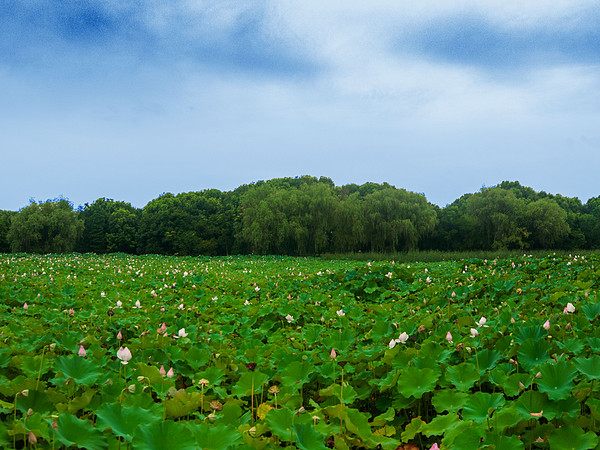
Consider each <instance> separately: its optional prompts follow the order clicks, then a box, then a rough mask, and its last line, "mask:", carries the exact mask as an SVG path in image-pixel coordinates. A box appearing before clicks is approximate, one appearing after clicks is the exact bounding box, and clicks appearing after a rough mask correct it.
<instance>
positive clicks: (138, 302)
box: [134, 300, 142, 308]
mask: <svg viewBox="0 0 600 450" xmlns="http://www.w3.org/2000/svg"><path fill="white" fill-rule="evenodd" d="M141 307H142V304H141V303H140V301H139V300H136V301H135V306H134V308H141Z"/></svg>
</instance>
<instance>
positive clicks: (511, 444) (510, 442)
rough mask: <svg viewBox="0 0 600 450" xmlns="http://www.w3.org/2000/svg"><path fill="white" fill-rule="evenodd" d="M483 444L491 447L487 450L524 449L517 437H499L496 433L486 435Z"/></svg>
mask: <svg viewBox="0 0 600 450" xmlns="http://www.w3.org/2000/svg"><path fill="white" fill-rule="evenodd" d="M483 444H484V446H488V445H489V446H491V447H489V448H494V449H502V450H523V449H524V448H525V444H524V443H523V441H521V439H519V438H518V437H517V436H501V435H499V434H498V433H488V434H487V435H486V436H485V440H484V441H483ZM484 448H486V447H484Z"/></svg>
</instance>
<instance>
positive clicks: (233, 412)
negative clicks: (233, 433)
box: [217, 402, 243, 427]
mask: <svg viewBox="0 0 600 450" xmlns="http://www.w3.org/2000/svg"><path fill="white" fill-rule="evenodd" d="M242 414H243V411H242V408H241V407H240V406H239V405H237V404H235V403H233V402H228V403H225V404H224V405H223V411H221V412H220V413H219V415H218V419H217V420H218V421H219V424H221V425H232V426H234V427H236V426H238V425H239V424H240V417H241V416H242Z"/></svg>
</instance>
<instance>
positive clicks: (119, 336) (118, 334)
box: [117, 331, 123, 341]
mask: <svg viewBox="0 0 600 450" xmlns="http://www.w3.org/2000/svg"><path fill="white" fill-rule="evenodd" d="M117 339H118V340H119V341H120V340H121V339H123V335H122V334H121V332H120V331H119V332H118V333H117Z"/></svg>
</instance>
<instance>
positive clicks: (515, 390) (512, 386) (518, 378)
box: [501, 373, 531, 397]
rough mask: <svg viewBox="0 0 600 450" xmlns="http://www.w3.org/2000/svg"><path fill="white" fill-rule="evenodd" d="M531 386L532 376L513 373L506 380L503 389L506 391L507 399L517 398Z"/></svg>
mask: <svg viewBox="0 0 600 450" xmlns="http://www.w3.org/2000/svg"><path fill="white" fill-rule="evenodd" d="M519 383H521V384H522V385H523V388H521V386H520V385H519ZM530 384H531V375H529V374H528V373H513V374H511V375H509V376H508V377H507V378H506V380H505V381H504V383H503V384H502V386H501V387H502V388H503V389H504V394H505V395H506V396H507V397H515V396H517V395H518V394H519V392H521V391H522V390H523V389H527V388H528V387H529V385H530Z"/></svg>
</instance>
